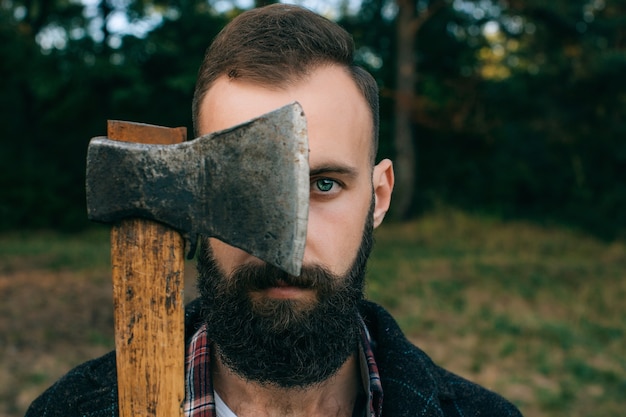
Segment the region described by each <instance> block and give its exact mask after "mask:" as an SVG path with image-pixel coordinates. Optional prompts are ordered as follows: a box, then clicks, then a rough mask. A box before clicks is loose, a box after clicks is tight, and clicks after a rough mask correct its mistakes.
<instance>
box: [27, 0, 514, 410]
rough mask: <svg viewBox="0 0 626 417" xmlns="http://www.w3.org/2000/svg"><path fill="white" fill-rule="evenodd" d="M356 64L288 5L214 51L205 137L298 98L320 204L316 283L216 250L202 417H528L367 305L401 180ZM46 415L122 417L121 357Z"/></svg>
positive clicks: (204, 310) (64, 385)
mask: <svg viewBox="0 0 626 417" xmlns="http://www.w3.org/2000/svg"><path fill="white" fill-rule="evenodd" d="M353 53H354V45H353V41H352V39H351V37H350V36H349V34H348V33H347V32H346V31H345V30H343V29H342V28H341V27H339V26H338V25H337V24H335V23H332V22H331V21H329V20H327V19H325V18H323V17H320V16H318V15H316V14H315V13H312V12H310V11H308V10H306V9H303V8H300V7H296V6H287V5H280V4H275V5H271V6H267V7H263V8H258V9H253V10H251V11H248V12H245V13H243V14H241V15H240V16H238V17H237V18H235V19H234V20H233V21H232V22H231V23H230V24H229V25H227V26H226V27H225V28H224V29H223V31H222V32H221V33H220V34H219V35H218V36H217V38H216V39H215V40H214V42H213V43H212V45H211V46H210V47H209V49H208V50H207V53H206V55H205V57H204V61H203V63H202V66H201V68H200V71H199V75H198V80H197V84H196V91H195V95H194V101H193V118H194V127H195V134H196V136H201V135H204V134H207V133H210V132H215V131H219V130H222V129H226V128H229V127H231V126H234V125H237V124H239V123H241V122H244V121H246V120H249V119H252V118H254V117H256V116H260V115H262V114H264V113H267V112H269V111H271V110H274V109H276V108H279V107H281V106H283V105H285V104H288V103H291V102H294V101H297V102H299V103H300V104H301V106H302V108H303V109H304V113H305V114H306V118H307V128H308V134H309V146H310V150H309V166H310V184H311V187H310V190H311V191H310V203H309V220H308V232H307V239H306V246H305V253H304V260H303V270H302V274H301V275H300V276H297V277H296V276H290V275H288V274H286V273H284V272H282V271H281V270H279V269H277V268H275V267H272V266H270V265H267V264H265V263H263V262H262V261H260V260H259V259H257V258H254V257H253V256H251V255H249V254H248V253H246V252H244V251H242V250H240V249H237V248H235V247H232V246H230V245H227V244H225V243H223V242H221V241H219V240H217V239H213V238H210V239H204V240H203V242H202V245H201V251H200V255H199V258H198V272H199V280H198V287H199V292H200V297H199V299H198V300H196V301H195V302H193V303H192V304H191V305H189V306H188V307H187V313H186V333H187V356H186V397H185V402H184V411H185V415H186V416H219V417H227V416H228V417H232V416H239V417H248V416H254V417H276V416H292V417H301V416H309V417H311V416H324V417H327V416H345V417H354V416H358V417H379V416H389V417H400V416H477V415H481V416H519V415H520V414H519V411H517V409H516V408H515V407H514V406H513V405H511V404H510V403H509V402H507V401H506V400H504V399H503V398H501V397H500V396H498V395H497V394H495V393H493V392H491V391H488V390H486V389H484V388H482V387H480V386H478V385H476V384H473V383H471V382H469V381H466V380H464V379H462V378H460V377H458V376H456V375H453V374H452V373H449V372H447V371H445V370H443V369H442V368H440V367H438V366H436V365H435V364H433V363H432V361H431V360H430V359H429V358H428V357H427V356H426V355H425V354H424V352H422V351H421V350H419V349H418V348H417V347H415V346H414V345H412V344H411V343H410V342H409V341H408V340H407V339H406V338H405V337H404V335H403V334H402V332H401V331H400V329H399V327H398V326H397V324H396V323H395V321H394V320H393V318H392V317H391V316H390V315H389V314H388V313H387V312H386V311H385V310H384V309H383V308H381V307H380V306H378V305H376V304H374V303H371V302H368V301H365V300H364V294H363V288H364V277H365V269H366V263H367V259H368V257H369V254H370V250H371V248H372V233H373V229H374V228H376V227H378V226H379V225H380V224H381V222H382V221H383V218H384V216H385V213H386V212H387V210H388V208H389V205H390V201H391V194H392V189H393V183H394V176H393V167H392V163H391V161H389V160H387V159H385V160H382V161H379V162H378V163H376V162H375V157H376V152H377V147H378V88H377V85H376V82H375V81H374V79H373V78H372V77H371V75H370V74H368V73H367V72H366V71H364V70H363V69H362V68H359V67H357V66H355V65H354V62H353ZM233 109H235V110H233ZM254 157H255V155H250V158H254ZM267 181H272V178H267ZM250 210H254V207H250ZM44 414H45V415H48V416H57V415H58V416H61V415H63V416H74V415H76V416H78V415H81V416H103V415H116V414H117V395H116V379H115V362H114V355H113V354H109V355H107V356H105V357H103V358H100V359H97V360H95V361H92V362H89V363H87V364H84V365H82V366H80V367H78V368H77V369H75V370H73V371H71V372H70V373H69V374H68V375H67V376H66V377H64V378H63V379H62V380H61V381H59V382H58V383H57V384H55V385H54V386H53V387H52V388H50V389H49V390H48V391H47V392H46V393H44V394H43V396H42V397H40V398H39V399H38V400H36V401H35V403H34V404H33V405H32V406H31V409H30V410H29V413H28V415H29V416H35V415H44Z"/></svg>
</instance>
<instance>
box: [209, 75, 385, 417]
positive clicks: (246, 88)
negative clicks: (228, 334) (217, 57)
mask: <svg viewBox="0 0 626 417" xmlns="http://www.w3.org/2000/svg"><path fill="white" fill-rule="evenodd" d="M293 101H298V102H299V103H300V104H301V105H302V107H303V109H304V112H305V115H306V118H307V124H308V135H309V146H310V153H309V165H310V170H311V174H310V178H311V194H310V207H309V223H308V232H307V240H306V247H305V254H304V264H305V265H321V266H324V267H326V268H327V269H328V270H329V271H331V272H333V273H334V274H336V275H338V276H342V275H344V274H345V273H346V272H347V271H348V269H349V268H350V266H351V265H352V264H353V262H354V260H355V258H356V254H357V250H358V249H359V246H360V244H361V240H362V237H363V229H364V225H365V219H366V216H367V215H368V212H369V209H370V204H371V202H372V197H374V199H375V203H374V210H373V217H374V222H373V224H374V227H377V226H378V225H380V223H381V222H382V220H383V218H384V216H385V214H386V212H387V210H388V208H389V204H390V200H391V192H392V189H393V182H394V176H393V168H392V164H391V161H389V160H387V159H385V160H383V161H381V162H380V163H379V164H378V165H375V166H373V163H372V161H373V155H372V152H373V149H372V129H373V128H372V115H371V112H370V110H369V107H368V105H367V102H366V100H365V98H364V97H363V96H362V94H361V93H360V91H359V90H358V88H357V86H356V84H355V83H354V81H352V79H351V78H350V76H349V75H348V73H347V70H345V69H344V68H342V67H339V66H337V65H323V66H319V67H317V69H315V70H313V71H312V72H311V73H310V74H309V75H308V76H307V77H306V78H305V79H303V80H301V81H298V82H296V83H294V84H290V85H289V86H288V87H287V88H284V89H278V88H274V87H268V86H261V85H258V84H252V83H250V82H247V81H245V80H238V79H229V78H228V77H226V76H222V77H221V78H218V79H217V80H216V82H215V83H214V84H213V85H212V86H211V88H210V89H209V90H208V92H207V94H206V96H205V97H204V99H203V101H202V103H201V107H200V117H199V120H198V130H199V132H198V133H199V134H201V135H202V134H206V133H210V132H214V131H217V130H221V129H225V128H228V127H231V126H233V125H235V124H238V123H241V122H244V121H246V120H249V119H251V118H253V117H256V116H260V115H262V114H264V113H267V112H268V111H271V110H274V109H276V108H278V107H281V106H283V105H285V104H288V103H291V102H293ZM267 180H268V181H271V180H272V179H271V178H268V179H267ZM211 247H212V250H213V254H214V257H215V259H216V261H217V264H218V266H219V268H220V269H222V272H224V273H225V274H226V276H230V275H231V274H232V272H233V271H234V270H235V269H236V268H237V267H238V266H240V265H244V264H248V263H257V262H261V261H260V260H258V259H257V258H254V257H252V256H251V255H249V254H247V253H246V252H243V251H242V250H240V249H237V248H234V247H232V246H229V245H227V244H225V243H223V242H220V241H219V240H216V239H211ZM250 297H252V299H254V298H263V297H270V298H280V299H291V300H294V301H297V302H298V303H299V304H300V306H301V307H302V308H303V309H305V310H306V309H307V306H311V305H313V304H314V303H316V302H317V297H316V294H315V290H311V289H301V288H296V287H288V286H278V287H274V288H270V289H267V290H263V291H258V292H256V293H253V294H250ZM356 353H357V352H355V355H353V356H352V357H350V358H349V359H348V360H347V361H346V363H345V364H344V365H343V366H342V367H341V368H340V369H339V371H338V373H337V374H336V375H334V376H333V377H332V378H330V379H329V380H327V381H324V382H322V383H321V384H319V385H315V386H313V387H310V388H307V389H305V390H303V389H283V388H273V387H268V386H264V385H260V384H257V383H255V382H251V381H247V380H245V379H243V378H241V377H240V376H239V375H236V374H234V373H233V372H232V371H230V370H229V369H228V368H227V367H226V366H225V365H224V364H222V363H221V362H219V360H218V363H217V364H216V365H215V366H214V375H213V377H214V387H215V390H216V391H217V393H218V394H219V395H220V397H221V398H222V399H223V400H224V401H225V402H226V404H227V405H228V406H229V408H230V409H231V410H232V411H233V412H234V413H235V414H237V415H238V416H239V417H247V416H255V417H263V416H277V415H280V416H294V417H295V416H308V417H310V416H335V415H336V416H352V411H353V408H354V402H355V399H356V395H357V393H358V390H359V389H360V386H361V384H362V382H361V375H360V372H359V368H358V359H357V356H356ZM216 356H217V357H218V358H219V355H216Z"/></svg>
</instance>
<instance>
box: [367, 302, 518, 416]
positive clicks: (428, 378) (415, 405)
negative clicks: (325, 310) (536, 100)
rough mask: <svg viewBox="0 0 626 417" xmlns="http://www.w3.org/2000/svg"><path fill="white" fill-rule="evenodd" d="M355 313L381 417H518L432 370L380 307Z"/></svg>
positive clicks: (498, 399) (474, 388)
mask: <svg viewBox="0 0 626 417" xmlns="http://www.w3.org/2000/svg"><path fill="white" fill-rule="evenodd" d="M360 311H361V315H362V317H363V320H364V321H365V324H366V326H367V328H368V330H369V332H370V335H371V336H372V339H373V343H372V348H373V350H374V356H375V359H376V365H377V366H378V370H379V374H380V379H381V383H382V387H383V414H384V415H385V416H394V417H401V416H407V417H408V416H418V415H428V416H483V417H487V416H494V417H495V416H498V417H500V416H511V417H518V416H521V413H520V412H519V410H518V409H517V408H516V407H515V406H514V405H513V404H511V403H510V402H509V401H507V400H506V399H504V398H503V397H502V396H500V395H499V394H497V393H495V392H492V391H490V390H488V389H486V388H484V387H482V386H480V385H478V384H476V383H473V382H471V381H468V380H466V379H464V378H462V377H460V376H458V375H456V374H454V373H452V372H449V371H447V370H445V369H443V368H441V367H440V366H438V365H436V364H435V363H434V362H433V361H432V360H431V359H430V357H428V355H427V354H426V353H425V352H424V351H422V350H421V349H420V348H418V347H417V346H415V345H414V344H413V343H411V342H410V341H409V340H408V339H407V338H406V337H405V336H404V334H403V333H402V330H401V329H400V327H399V326H398V324H397V323H396V321H395V320H394V319H393V317H392V316H391V315H390V314H389V313H388V312H387V311H386V310H385V309H384V308H382V307H381V306H379V305H377V304H375V303H372V302H369V301H365V302H363V303H362V305H361V308H360Z"/></svg>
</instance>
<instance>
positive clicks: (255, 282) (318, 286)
mask: <svg viewBox="0 0 626 417" xmlns="http://www.w3.org/2000/svg"><path fill="white" fill-rule="evenodd" d="M341 281H344V280H341V279H340V277H338V276H336V275H335V274H333V273H332V272H330V271H328V269H326V268H324V267H323V266H319V265H311V266H303V267H302V270H301V273H300V275H299V276H294V275H291V274H288V273H287V272H285V271H283V270H282V269H280V268H277V267H275V266H273V265H269V264H262V265H258V264H255V265H242V266H240V267H238V268H237V269H235V270H234V271H233V273H232V274H231V278H230V279H229V280H227V282H228V285H229V287H231V286H232V287H235V288H237V289H239V290H245V291H255V290H265V289H268V288H272V287H279V286H290V287H297V288H302V289H315V290H318V291H321V292H327V291H334V290H336V289H337V287H338V286H341V284H340V282H341ZM229 289H232V288H229Z"/></svg>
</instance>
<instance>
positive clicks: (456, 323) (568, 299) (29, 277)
mask: <svg viewBox="0 0 626 417" xmlns="http://www.w3.org/2000/svg"><path fill="white" fill-rule="evenodd" d="M265 3H266V2H261V1H257V2H256V3H253V2H249V3H245V2H243V1H241V2H234V3H231V2H228V1H223V0H210V1H208V0H169V1H163V0H161V1H148V0H137V1H131V0H0V91H1V93H0V132H1V133H2V137H1V139H0V141H1V142H0V143H1V148H0V417H15V416H19V415H23V413H24V411H25V409H26V407H27V406H28V404H30V402H31V401H32V400H33V398H35V397H36V396H37V395H39V394H40V393H41V392H42V391H43V390H44V389H45V388H46V387H48V386H50V384H52V383H53V382H54V381H55V380H56V379H57V378H58V377H60V376H61V375H63V374H64V373H65V372H67V370H68V369H70V368H71V367H73V366H75V365H76V364H78V363H81V362H82V361H84V360H86V359H89V358H93V357H95V356H98V355H100V354H102V353H104V352H106V351H108V350H110V349H111V348H112V346H113V336H112V321H113V314H112V301H111V289H110V276H109V275H110V265H109V259H108V245H109V243H108V233H107V230H106V228H105V229H102V228H98V227H94V225H92V224H91V223H89V222H88V221H87V219H86V208H85V187H84V181H85V178H84V176H85V156H86V150H87V145H88V142H89V140H90V139H91V138H92V137H94V136H99V135H104V134H105V133H106V121H107V120H109V119H119V120H128V121H135V122H144V123H152V124H158V125H164V126H186V127H187V128H188V130H189V132H190V133H189V136H190V137H191V136H192V134H191V132H192V130H191V96H192V93H193V86H194V82H195V78H196V72H197V68H198V66H199V63H200V60H201V58H202V55H203V53H204V50H205V48H206V47H207V45H208V44H209V42H210V40H211V39H212V38H213V36H214V35H215V34H216V33H217V32H218V31H219V29H220V28H221V27H223V25H224V24H225V23H226V22H227V21H229V20H230V19H231V18H232V17H234V16H235V15H237V14H238V13H240V12H241V11H242V10H243V9H245V8H250V7H254V6H258V5H261V4H265ZM300 4H304V5H307V6H311V7H313V8H315V9H316V10H318V11H320V12H322V13H324V14H326V15H328V16H329V17H330V18H332V19H334V20H336V21H338V22H339V23H341V24H342V25H343V26H344V27H346V29H348V30H349V31H350V32H351V33H352V34H353V35H354V38H355V42H356V44H357V61H358V63H359V64H360V65H363V66H364V67H366V68H367V69H368V70H369V71H370V72H371V73H372V74H374V76H375V77H376V79H377V81H378V83H379V85H380V88H381V147H380V151H379V157H381V158H382V157H390V158H392V159H393V160H394V164H395V169H396V175H397V177H396V180H397V187H396V191H395V193H394V200H393V204H392V206H393V211H392V213H391V219H389V220H391V221H386V224H385V225H383V227H381V228H380V229H379V230H378V231H377V236H376V238H377V247H376V250H375V251H374V254H373V257H372V260H371V262H370V267H369V270H368V296H369V297H370V298H372V299H373V300H375V301H377V302H380V303H381V304H383V305H384V306H385V307H387V308H388V309H389V310H391V311H392V313H393V314H394V316H395V317H397V318H398V320H399V323H400V325H401V326H402V328H403V330H404V331H405V332H406V333H407V335H408V337H410V338H411V340H413V341H415V342H416V343H417V344H418V345H419V346H421V347H423V348H424V349H425V350H426V351H427V352H428V354H429V355H431V356H432V357H433V359H435V360H436V361H437V362H438V363H440V364H442V365H443V366H445V367H447V368H449V369H451V370H453V371H455V372H457V373H460V374H461V375H463V376H465V377H468V378H470V379H472V380H475V381H477V382H479V383H481V384H483V385H485V386H488V387H490V388H492V389H494V390H496V391H498V392H500V393H502V394H503V395H505V396H506V397H507V398H509V399H511V400H512V401H514V402H515V403H516V404H517V405H518V406H520V408H521V409H522V410H523V411H524V413H525V415H527V416H528V415H530V416H538V415H542V416H543V415H546V416H547V415H549V416H568V417H572V416H575V417H582V416H597V415H603V416H618V415H622V414H623V410H624V398H623V393H624V392H625V390H626V360H625V359H624V358H625V357H626V350H625V349H626V348H625V347H624V345H623V340H624V337H626V329H625V328H624V323H625V322H626V306H625V305H624V302H623V300H624V299H625V298H626V280H625V279H624V278H626V214H625V213H626V210H625V209H626V181H625V178H626V140H624V138H625V137H626V77H624V74H626V1H624V0H552V1H544V0H508V1H504V0H474V1H471V0H430V1H429V0H414V1H407V0H395V1H394V0H362V1H356V2H355V1H351V0H333V1H329V2H322V1H316V2H312V1H305V0H302V1H301V2H300ZM186 271H187V274H189V275H190V276H189V277H188V279H187V280H186V282H187V285H189V286H190V288H189V289H188V291H187V290H186V294H187V296H188V297H193V295H194V294H195V292H194V289H193V281H194V280H193V266H192V265H190V266H189V267H188V268H187V269H186Z"/></svg>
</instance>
